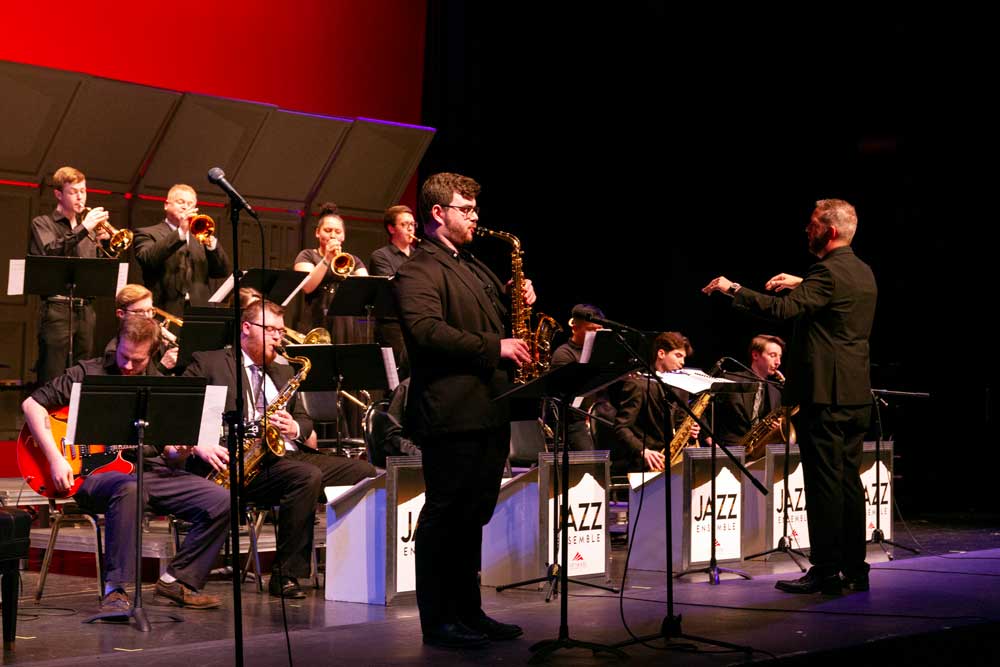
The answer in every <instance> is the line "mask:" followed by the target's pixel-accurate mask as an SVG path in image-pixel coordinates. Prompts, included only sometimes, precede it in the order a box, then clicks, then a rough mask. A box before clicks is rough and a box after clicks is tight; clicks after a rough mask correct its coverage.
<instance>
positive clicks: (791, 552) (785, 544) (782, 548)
mask: <svg viewBox="0 0 1000 667" xmlns="http://www.w3.org/2000/svg"><path fill="white" fill-rule="evenodd" d="M779 553H780V554H785V555H786V556H788V557H789V558H791V559H792V562H793V563H795V565H796V566H797V567H798V568H799V569H800V570H801V571H803V572H805V571H806V568H805V566H804V565H802V563H801V562H800V561H799V559H798V558H796V557H795V556H796V555H798V556H801V557H802V558H806V555H805V554H804V553H802V552H801V551H799V550H798V549H793V548H792V545H791V541H790V540H789V539H788V538H787V537H784V536H782V538H781V539H780V540H778V546H776V547H774V548H773V549H768V550H767V551H761V552H760V553H755V554H751V555H749V556H746V557H744V558H743V560H752V559H754V558H760V557H761V556H770V555H771V554H779ZM765 560H767V559H766V558H765Z"/></svg>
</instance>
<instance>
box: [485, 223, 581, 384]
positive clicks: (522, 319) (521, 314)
mask: <svg viewBox="0 0 1000 667" xmlns="http://www.w3.org/2000/svg"><path fill="white" fill-rule="evenodd" d="M475 234H476V236H492V237H494V238H498V239H500V240H502V241H506V242H507V243H509V244H510V264H511V271H510V273H511V289H510V293H511V298H510V311H511V327H510V328H511V332H510V334H511V336H513V337H514V338H520V339H521V340H523V341H524V342H525V343H527V344H528V347H529V348H530V352H531V361H530V362H529V363H527V364H524V365H522V366H520V367H519V368H518V369H517V371H516V372H515V373H514V383H515V384H524V383H525V382H530V381H531V380H534V379H535V378H537V377H538V376H539V375H541V374H542V373H544V372H545V371H547V370H549V366H550V365H551V364H552V339H553V338H554V337H555V335H556V334H557V333H559V332H560V331H562V326H560V325H559V323H558V322H556V321H555V319H554V318H552V317H549V316H548V315H545V314H544V313H538V328H537V329H535V331H534V332H532V330H531V306H529V305H528V304H526V303H524V298H523V296H522V295H523V293H524V269H523V266H522V260H523V255H524V253H523V252H522V250H521V241H520V239H518V238H517V237H516V236H514V235H513V234H509V233H507V232H498V231H494V230H492V229H486V228H485V227H476V231H475Z"/></svg>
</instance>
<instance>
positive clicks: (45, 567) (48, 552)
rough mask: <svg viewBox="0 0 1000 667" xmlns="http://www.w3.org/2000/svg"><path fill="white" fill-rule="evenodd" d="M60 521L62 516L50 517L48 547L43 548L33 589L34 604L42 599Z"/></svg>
mask: <svg viewBox="0 0 1000 667" xmlns="http://www.w3.org/2000/svg"><path fill="white" fill-rule="evenodd" d="M62 519H63V515H62V514H56V515H55V516H54V517H52V527H51V528H50V529H49V545H48V546H47V547H46V548H45V557H44V558H42V569H41V571H39V573H38V585H37V586H36V587H35V602H38V601H39V600H41V599H42V592H43V591H44V590H45V580H46V579H47V578H48V576H49V565H50V564H51V563H52V552H53V551H55V546H56V537H58V535H59V525H60V524H61V523H62Z"/></svg>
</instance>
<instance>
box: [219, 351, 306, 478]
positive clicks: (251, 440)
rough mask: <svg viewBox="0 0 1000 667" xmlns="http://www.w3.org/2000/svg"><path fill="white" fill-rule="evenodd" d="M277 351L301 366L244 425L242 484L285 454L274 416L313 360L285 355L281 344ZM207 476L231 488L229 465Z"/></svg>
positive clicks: (302, 378)
mask: <svg viewBox="0 0 1000 667" xmlns="http://www.w3.org/2000/svg"><path fill="white" fill-rule="evenodd" d="M276 350H277V352H278V354H280V355H281V356H283V357H284V358H285V359H287V360H288V361H289V363H293V364H300V365H301V366H302V367H301V368H300V369H299V372H298V373H296V374H295V375H294V376H293V377H292V379H291V380H289V381H288V383H287V384H286V385H285V386H284V387H283V388H282V390H281V392H280V393H279V394H278V396H277V397H276V398H275V399H274V400H273V401H271V403H270V404H269V405H268V406H267V408H266V409H265V410H264V414H263V415H261V417H260V418H259V419H257V420H256V421H254V422H252V423H250V424H247V425H246V426H245V428H244V430H245V433H246V435H245V437H244V439H243V446H242V448H241V449H242V453H243V484H244V486H245V485H247V484H249V483H250V482H251V480H253V478H254V477H256V476H257V475H258V474H259V473H260V471H261V468H262V467H263V465H264V463H265V461H268V460H270V459H271V458H272V457H282V456H284V455H285V438H284V436H282V435H281V431H280V430H279V429H278V427H277V426H275V425H274V424H272V423H271V417H273V416H274V413H276V412H277V411H278V410H284V409H285V406H286V405H288V402H289V401H290V400H292V396H294V395H295V392H296V391H298V389H299V385H300V384H302V381H303V380H305V379H306V376H307V375H308V374H309V369H310V368H312V362H310V361H309V357H290V356H288V355H286V354H285V349H284V348H282V347H279V348H276ZM208 479H210V480H211V481H213V482H215V483H216V484H218V485H219V486H221V487H224V488H227V489H228V488H229V466H225V467H224V468H223V469H222V470H217V471H214V472H212V473H210V474H209V476H208Z"/></svg>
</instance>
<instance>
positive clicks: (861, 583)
mask: <svg viewBox="0 0 1000 667" xmlns="http://www.w3.org/2000/svg"><path fill="white" fill-rule="evenodd" d="M843 584H844V588H846V589H847V590H849V591H854V592H855V593H863V592H865V591H867V590H868V588H869V585H868V573H867V572H866V573H864V574H860V575H856V576H853V577H849V576H847V575H844V579H843Z"/></svg>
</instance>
